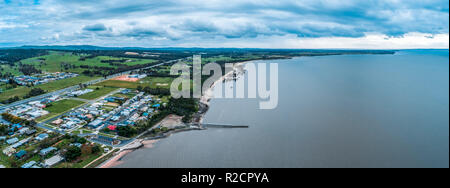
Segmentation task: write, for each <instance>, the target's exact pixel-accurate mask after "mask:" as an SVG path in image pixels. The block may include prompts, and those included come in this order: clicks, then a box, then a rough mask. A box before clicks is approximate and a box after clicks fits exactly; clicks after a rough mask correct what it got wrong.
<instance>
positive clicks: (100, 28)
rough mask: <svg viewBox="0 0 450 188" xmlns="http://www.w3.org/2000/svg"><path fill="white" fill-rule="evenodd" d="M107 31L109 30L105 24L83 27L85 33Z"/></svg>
mask: <svg viewBox="0 0 450 188" xmlns="http://www.w3.org/2000/svg"><path fill="white" fill-rule="evenodd" d="M107 29H108V28H106V26H105V25H103V24H94V25H87V26H84V27H83V30H84V31H93V32H98V31H106V30H107Z"/></svg>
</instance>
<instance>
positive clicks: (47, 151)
mask: <svg viewBox="0 0 450 188" xmlns="http://www.w3.org/2000/svg"><path fill="white" fill-rule="evenodd" d="M55 150H58V149H57V148H55V147H48V148H45V149H42V150H41V151H39V155H41V156H46V155H48V154H50V153H51V152H53V151H55Z"/></svg>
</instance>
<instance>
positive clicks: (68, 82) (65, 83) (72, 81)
mask: <svg viewBox="0 0 450 188" xmlns="http://www.w3.org/2000/svg"><path fill="white" fill-rule="evenodd" d="M97 78H98V77H88V76H77V77H74V78H67V79H63V80H57V81H53V82H50V83H46V84H42V85H38V86H36V87H35V88H41V89H43V90H44V91H47V92H52V91H56V90H60V89H64V88H68V87H70V86H74V85H78V84H80V83H84V82H88V81H90V80H95V79H97ZM30 91H31V88H30V87H25V86H19V87H17V88H15V89H10V90H7V91H5V92H3V93H0V101H4V100H7V99H9V98H11V97H14V96H18V97H21V98H22V97H23V96H25V95H27V94H28V93H29V92H30Z"/></svg>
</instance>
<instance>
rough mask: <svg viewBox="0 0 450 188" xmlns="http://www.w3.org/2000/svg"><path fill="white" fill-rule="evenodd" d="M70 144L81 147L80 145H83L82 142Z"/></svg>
mask: <svg viewBox="0 0 450 188" xmlns="http://www.w3.org/2000/svg"><path fill="white" fill-rule="evenodd" d="M70 146H75V147H78V148H81V146H83V144H80V143H73V144H70Z"/></svg>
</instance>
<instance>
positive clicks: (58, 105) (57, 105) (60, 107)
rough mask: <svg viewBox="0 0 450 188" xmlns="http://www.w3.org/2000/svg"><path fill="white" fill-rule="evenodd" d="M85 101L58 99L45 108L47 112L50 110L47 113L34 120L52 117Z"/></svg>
mask: <svg viewBox="0 0 450 188" xmlns="http://www.w3.org/2000/svg"><path fill="white" fill-rule="evenodd" d="M84 103H85V102H82V101H77V100H71V99H64V100H60V101H56V102H53V103H51V106H49V107H47V108H45V110H47V111H48V112H50V113H49V114H48V115H46V116H43V117H40V118H38V119H36V121H43V120H46V119H49V118H52V117H55V116H57V115H60V114H62V113H64V112H67V111H69V110H70V109H72V108H75V107H78V106H81V105H83V104H84Z"/></svg>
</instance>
